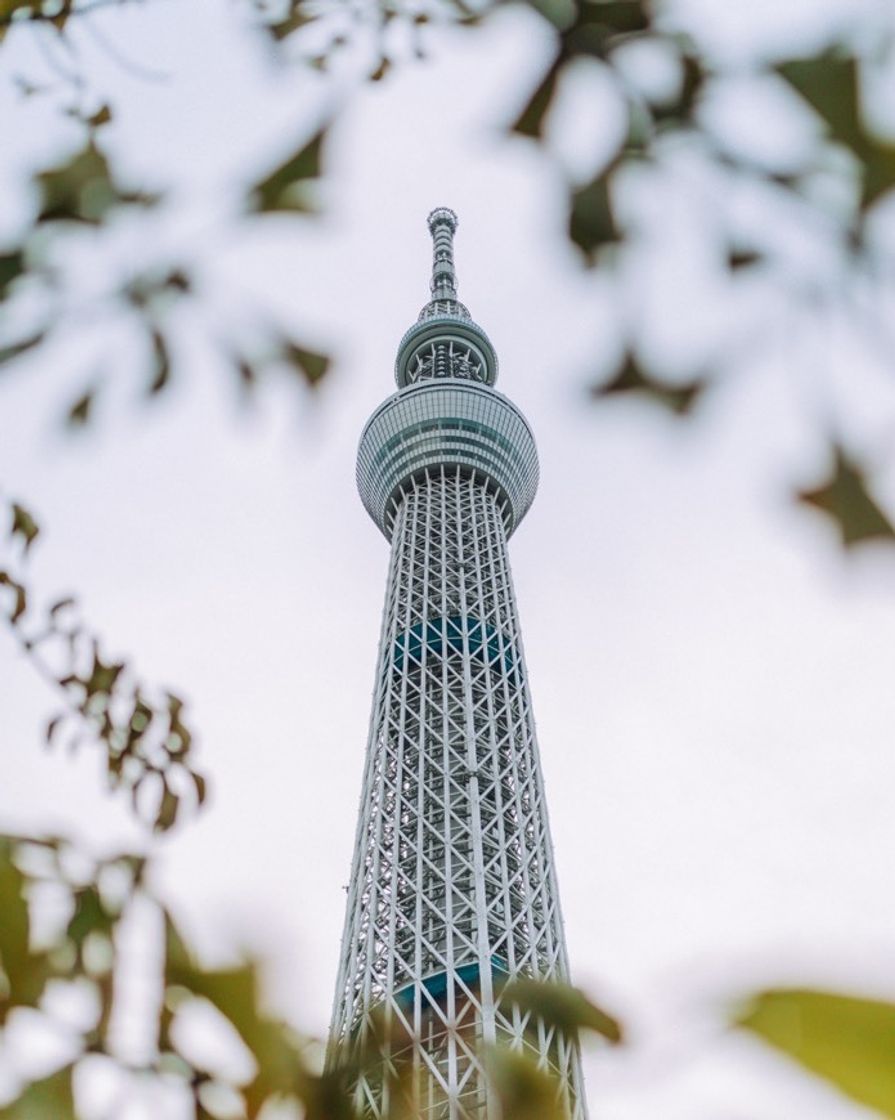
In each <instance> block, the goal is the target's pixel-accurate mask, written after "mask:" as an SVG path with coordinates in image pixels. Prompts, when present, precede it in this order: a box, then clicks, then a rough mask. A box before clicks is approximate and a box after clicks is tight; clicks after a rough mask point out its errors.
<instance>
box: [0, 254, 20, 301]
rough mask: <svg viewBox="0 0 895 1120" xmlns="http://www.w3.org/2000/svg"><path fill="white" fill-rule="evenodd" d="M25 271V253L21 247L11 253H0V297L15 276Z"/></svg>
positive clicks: (0, 297)
mask: <svg viewBox="0 0 895 1120" xmlns="http://www.w3.org/2000/svg"><path fill="white" fill-rule="evenodd" d="M24 271H25V254H24V253H23V252H22V250H21V249H16V250H15V251H14V252H12V253H2V254H0V299H3V297H4V296H5V295H6V289H7V288H8V287H9V285H10V284H11V283H12V282H13V280H15V279H16V278H17V277H19V276H21V275H22V273H23V272H24Z"/></svg>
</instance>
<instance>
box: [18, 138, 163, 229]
mask: <svg viewBox="0 0 895 1120" xmlns="http://www.w3.org/2000/svg"><path fill="white" fill-rule="evenodd" d="M35 182H36V183H37V184H38V186H39V188H40V192H41V208H40V212H39V214H38V218H37V220H38V222H49V221H72V222H86V223H88V224H92V225H97V224H99V223H100V222H102V221H103V219H104V218H105V216H106V214H107V213H108V212H109V211H110V210H111V209H112V208H113V207H115V206H120V205H124V204H129V205H139V206H151V205H153V204H154V203H155V202H157V201H158V196H156V195H151V194H146V193H139V192H133V191H123V190H120V189H119V188H118V187H117V186H116V185H115V183H114V181H113V178H112V174H111V171H110V168H109V163H108V160H107V159H106V157H105V156H104V155H103V154H102V152H100V151H99V149H98V148H97V147H96V146H95V145H94V144H93V142H92V140H91V141H90V143H88V144H87V146H86V147H85V148H83V149H82V150H81V151H79V152H76V153H75V154H74V155H73V156H72V157H71V159H70V160H69V161H68V163H64V164H62V165H61V166H60V167H54V168H51V169H50V170H49V171H43V172H41V173H40V174H38V175H37V176H35Z"/></svg>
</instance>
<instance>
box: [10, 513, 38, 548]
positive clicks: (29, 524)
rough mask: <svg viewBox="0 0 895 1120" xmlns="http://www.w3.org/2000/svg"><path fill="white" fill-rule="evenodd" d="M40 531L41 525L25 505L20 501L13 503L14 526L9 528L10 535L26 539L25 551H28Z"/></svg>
mask: <svg viewBox="0 0 895 1120" xmlns="http://www.w3.org/2000/svg"><path fill="white" fill-rule="evenodd" d="M39 533H40V526H39V525H38V524H37V522H36V521H35V520H34V518H33V517H32V516H31V514H30V513H29V512H28V510H27V509H25V507H24V506H20V505H19V503H18V502H13V503H12V528H11V529H10V530H9V535H10V537H13V538H15V537H21V538H22V540H23V541H24V547H25V551H26V552H27V551H28V549H29V548H30V547H31V545H32V544H33V543H34V541H35V540H36V539H37V536H38V534H39Z"/></svg>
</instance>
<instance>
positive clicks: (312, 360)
mask: <svg viewBox="0 0 895 1120" xmlns="http://www.w3.org/2000/svg"><path fill="white" fill-rule="evenodd" d="M283 357H284V358H285V360H286V361H287V362H288V363H289V364H290V365H291V366H292V367H293V369H297V370H298V372H299V373H300V374H301V376H302V377H303V378H304V380H305V381H307V383H308V384H309V385H312V386H313V385H316V384H317V382H318V381H320V379H321V378H322V377H323V376H324V375H325V374H326V371H327V370H328V369H329V357H328V355H326V354H318V353H316V351H314V350H305V349H304V348H303V347H301V346H297V345H296V344H295V343H294V342H287V343H286V344H285V346H284V349H283Z"/></svg>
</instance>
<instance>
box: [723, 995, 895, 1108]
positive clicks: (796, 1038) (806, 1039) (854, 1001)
mask: <svg viewBox="0 0 895 1120" xmlns="http://www.w3.org/2000/svg"><path fill="white" fill-rule="evenodd" d="M736 1024H737V1025H738V1026H740V1027H745V1028H746V1029H747V1030H750V1031H752V1032H754V1033H755V1034H757V1035H759V1036H760V1037H761V1038H762V1039H764V1041H765V1042H768V1043H770V1044H771V1045H772V1046H775V1047H776V1048H777V1049H778V1050H782V1051H783V1052H784V1053H785V1054H788V1055H789V1056H790V1057H792V1058H795V1060H796V1061H798V1062H800V1063H801V1064H802V1065H803V1066H805V1068H806V1069H809V1070H811V1071H812V1072H813V1073H816V1074H819V1075H820V1076H821V1077H824V1078H826V1079H827V1080H828V1081H830V1082H832V1083H833V1084H834V1085H836V1086H837V1087H838V1088H839V1089H841V1090H842V1091H843V1092H844V1093H847V1094H848V1095H849V1096H850V1097H852V1098H853V1099H854V1100H856V1101H859V1102H860V1103H861V1104H864V1105H867V1106H868V1107H870V1108H875V1109H877V1110H878V1111H879V1112H881V1113H882V1114H883V1115H884V1116H891V1117H895V1005H893V1004H891V1003H883V1002H881V1001H878V1000H870V999H858V998H856V997H854V996H843V995H835V994H832V993H828V992H815V991H805V990H800V989H796V988H793V989H782V990H776V991H767V992H762V993H760V994H759V995H758V996H756V997H755V999H754V1000H753V1001H752V1002H751V1004H750V1005H749V1007H748V1008H747V1010H746V1011H745V1012H744V1013H743V1014H742V1015H741V1016H740V1017H739V1018H738V1019H737V1020H736Z"/></svg>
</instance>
